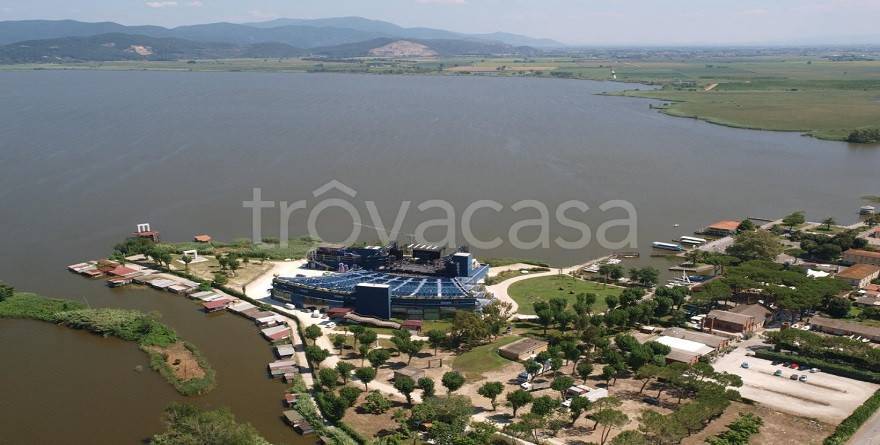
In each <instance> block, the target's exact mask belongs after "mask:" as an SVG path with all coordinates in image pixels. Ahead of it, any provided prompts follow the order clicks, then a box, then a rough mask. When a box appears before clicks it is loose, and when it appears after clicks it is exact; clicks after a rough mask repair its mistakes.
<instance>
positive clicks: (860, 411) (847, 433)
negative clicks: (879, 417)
mask: <svg viewBox="0 0 880 445" xmlns="http://www.w3.org/2000/svg"><path fill="white" fill-rule="evenodd" d="M878 408H880V391H877V392H875V393H874V395H872V396H871V397H870V398H868V400H865V403H863V404H862V406H860V407H858V408H856V410H855V411H853V413H852V414H850V416H849V417H847V418H846V419H843V422H841V423H840V425H837V428H836V429H835V430H834V433H832V434H831V435H830V436H828V437H827V438H826V439H825V441H824V442H822V443H823V445H843V444H845V443H846V442H847V441H849V439H850V438H851V437H852V436H853V434H855V433H856V431H858V429H859V427H861V426H862V424H863V423H865V422H866V421H867V420H868V419H870V418H871V416H873V415H874V412H876V411H877V409H878Z"/></svg>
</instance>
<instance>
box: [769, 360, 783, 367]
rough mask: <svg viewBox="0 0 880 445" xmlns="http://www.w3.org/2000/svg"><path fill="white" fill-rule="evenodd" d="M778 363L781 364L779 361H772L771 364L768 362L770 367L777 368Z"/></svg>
mask: <svg viewBox="0 0 880 445" xmlns="http://www.w3.org/2000/svg"><path fill="white" fill-rule="evenodd" d="M780 363H782V362H780V361H779V360H773V361H772V362H770V366H779V364H780Z"/></svg>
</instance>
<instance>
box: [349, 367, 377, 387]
mask: <svg viewBox="0 0 880 445" xmlns="http://www.w3.org/2000/svg"><path fill="white" fill-rule="evenodd" d="M354 375H355V377H357V378H358V380H360V381H361V382H363V383H364V391H369V390H370V388H369V387H368V385H369V383H370V382H372V381H373V379H374V378H376V370H375V369H373V368H358V369H357V371H355V372H354Z"/></svg>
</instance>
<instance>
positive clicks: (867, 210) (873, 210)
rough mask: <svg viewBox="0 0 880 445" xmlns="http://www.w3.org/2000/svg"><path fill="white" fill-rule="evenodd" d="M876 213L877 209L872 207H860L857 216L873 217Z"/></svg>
mask: <svg viewBox="0 0 880 445" xmlns="http://www.w3.org/2000/svg"><path fill="white" fill-rule="evenodd" d="M876 212H877V208H876V207H874V206H862V207H861V208H859V215H873V214H874V213H876Z"/></svg>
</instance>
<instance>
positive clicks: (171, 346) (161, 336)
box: [0, 292, 216, 396]
mask: <svg viewBox="0 0 880 445" xmlns="http://www.w3.org/2000/svg"><path fill="white" fill-rule="evenodd" d="M0 319H14V320H33V321H40V322H45V323H50V324H54V325H56V326H60V327H63V328H67V329H73V330H81V331H86V332H89V333H91V334H93V335H99V336H104V337H107V336H110V337H114V338H117V339H119V340H122V341H125V342H129V343H134V344H136V345H137V346H138V349H140V350H141V351H142V352H144V353H145V354H147V356H148V357H149V358H150V368H152V369H153V370H154V371H156V372H157V373H159V375H161V376H162V377H163V378H164V379H165V381H167V382H168V383H169V384H171V385H172V386H173V387H174V389H175V390H177V392H178V393H180V394H181V395H183V396H196V395H203V394H206V393H207V392H209V391H210V390H211V389H213V387H214V385H215V383H216V382H215V373H214V370H213V369H212V368H211V366H210V364H209V363H208V361H207V360H206V359H205V357H204V356H203V355H202V354H201V352H200V351H199V350H198V348H196V346H195V345H193V344H192V343H189V342H187V341H185V340H183V339H181V338H179V337H177V334H176V333H175V332H174V331H173V330H172V329H171V328H169V327H168V326H166V325H164V324H162V323H160V322H158V321H156V320H155V319H153V318H151V317H150V316H149V315H147V314H145V313H143V312H140V311H134V310H127V309H112V308H99V309H91V308H87V307H86V306H84V305H82V304H81V303H78V302H76V301H72V300H64V299H55V298H47V297H43V296H40V295H37V294H32V293H24V292H17V293H15V294H14V295H13V296H12V297H11V298H9V299H7V300H5V301H2V302H0ZM145 324H147V325H148V326H149V330H148V331H147V332H140V331H139V330H141V329H143V327H144V325H145ZM172 358H173V359H174V360H172ZM169 361H170V362H171V363H169ZM184 362H185V365H186V366H184V369H183V370H181V368H180V366H181V364H182V363H184ZM175 366H177V368H175ZM188 376H189V377H188Z"/></svg>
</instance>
